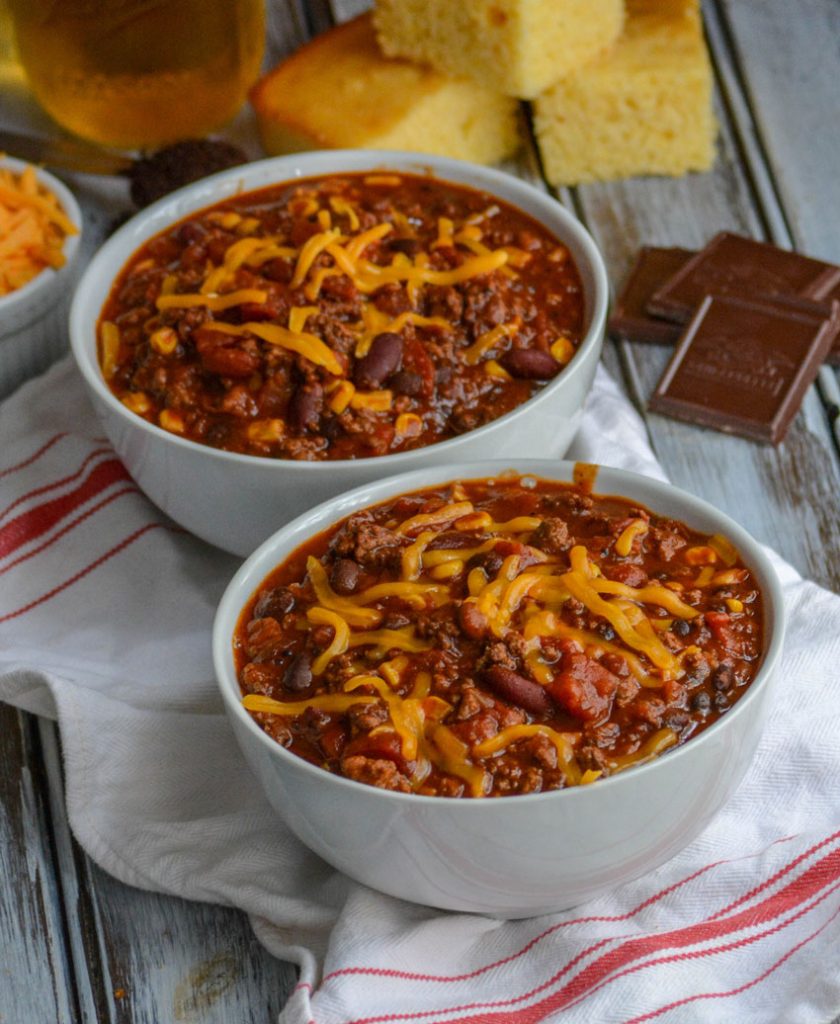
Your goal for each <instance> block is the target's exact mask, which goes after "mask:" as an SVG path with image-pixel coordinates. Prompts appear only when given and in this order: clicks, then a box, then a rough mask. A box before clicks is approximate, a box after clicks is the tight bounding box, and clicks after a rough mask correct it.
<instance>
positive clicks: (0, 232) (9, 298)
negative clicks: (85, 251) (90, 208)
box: [0, 156, 82, 398]
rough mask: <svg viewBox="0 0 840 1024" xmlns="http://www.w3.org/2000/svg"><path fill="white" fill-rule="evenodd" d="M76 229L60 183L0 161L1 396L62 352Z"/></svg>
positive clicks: (78, 224) (73, 205) (77, 215)
mask: <svg viewBox="0 0 840 1024" xmlns="http://www.w3.org/2000/svg"><path fill="white" fill-rule="evenodd" d="M81 230H82V213H81V210H80V209H79V206H78V203H77V202H76V200H75V199H74V198H73V195H72V194H71V192H70V191H69V189H67V188H66V187H65V186H64V185H62V183H61V182H60V181H58V179H57V178H54V177H53V176H52V175H51V174H48V173H47V172H46V171H43V170H41V169H40V168H34V167H32V165H31V164H27V163H25V162H24V161H22V160H16V159H14V158H13V157H6V156H0V398H3V397H5V396H6V395H8V394H10V393H11V392H12V391H14V390H15V388H17V387H18V385H19V384H21V383H22V382H23V381H24V380H26V379H27V378H28V377H31V376H33V375H34V374H36V373H39V372H41V371H42V370H45V369H46V368H47V367H48V366H49V365H50V363H52V362H54V360H56V359H57V358H59V356H61V355H62V354H63V353H64V352H65V351H66V350H67V346H68V334H67V310H68V306H69V301H70V297H71V294H72V290H73V282H74V275H75V271H76V257H77V255H78V251H79V243H80V241H81Z"/></svg>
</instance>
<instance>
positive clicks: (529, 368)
mask: <svg viewBox="0 0 840 1024" xmlns="http://www.w3.org/2000/svg"><path fill="white" fill-rule="evenodd" d="M501 363H502V366H504V368H505V369H506V370H507V371H508V373H509V374H510V375H511V376H513V377H521V378H524V379H525V380H548V378H549V377H554V376H555V375H556V374H558V373H559V372H560V369H561V367H560V363H558V362H557V360H556V359H555V358H554V357H553V356H551V355H549V353H548V352H543V351H542V349H538V348H513V349H511V350H510V352H507V353H506V354H505V355H504V356H503V357H502V359H501Z"/></svg>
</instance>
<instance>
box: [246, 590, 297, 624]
mask: <svg viewBox="0 0 840 1024" xmlns="http://www.w3.org/2000/svg"><path fill="white" fill-rule="evenodd" d="M294 606H295V595H294V594H293V593H292V592H291V590H289V588H288V587H274V588H273V589H272V590H264V591H263V592H262V593H261V594H260V596H259V597H258V598H257V603H256V604H255V605H254V618H255V619H264V618H266V617H268V616H270V617H271V618H273V619H282V618H283V616H284V615H288V614H289V612H290V611H292V609H293V608H294Z"/></svg>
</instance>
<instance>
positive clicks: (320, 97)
mask: <svg viewBox="0 0 840 1024" xmlns="http://www.w3.org/2000/svg"><path fill="white" fill-rule="evenodd" d="M251 102H252V104H253V106H254V109H255V110H256V112H257V120H258V125H259V130H260V135H261V138H262V143H263V146H264V147H265V149H266V151H267V152H268V153H272V154H275V153H286V152H290V151H295V150H301V149H313V148H314V149H318V148H322V147H325V148H328V149H332V148H341V147H349V146H366V147H371V148H380V149H407V150H415V151H417V152H420V153H436V154H440V155H443V156H453V157H460V158H461V159H463V160H474V161H476V162H478V163H495V162H496V161H498V160H501V159H503V158H504V157H506V156H510V155H511V154H512V153H513V152H515V150H516V149H517V147H518V145H519V138H518V130H517V104H516V101H515V100H512V99H509V98H508V97H505V96H502V95H501V94H498V93H493V92H488V91H487V90H486V89H483V88H481V87H480V86H478V85H476V84H475V83H474V82H471V81H467V80H464V79H455V78H449V77H448V76H446V75H442V74H440V73H438V72H436V71H432V70H431V69H430V68H427V67H421V66H419V65H416V64H410V63H409V62H408V61H404V60H389V59H387V58H386V57H383V55H382V54H381V53H380V51H379V48H378V46H377V44H376V37H375V35H374V31H373V24H372V21H371V17H370V15H369V14H365V15H362V16H361V17H359V18H355V19H354V20H353V21H349V22H347V23H346V24H344V25H341V26H339V27H337V28H334V29H331V30H330V31H328V32H325V33H323V34H322V35H320V36H317V37H316V38H315V39H314V40H313V41H312V42H311V43H309V44H307V45H306V46H304V47H302V48H301V49H300V50H298V51H297V52H296V53H294V54H293V55H292V56H291V57H290V58H289V59H288V60H285V61H284V62H283V63H281V64H279V65H278V66H277V67H276V68H274V70H273V71H270V72H269V73H268V74H267V75H266V76H265V77H264V78H262V79H261V80H260V81H259V82H258V83H257V84H256V86H255V87H254V89H253V90H252V92H251Z"/></svg>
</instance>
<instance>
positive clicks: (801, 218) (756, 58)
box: [710, 0, 840, 448]
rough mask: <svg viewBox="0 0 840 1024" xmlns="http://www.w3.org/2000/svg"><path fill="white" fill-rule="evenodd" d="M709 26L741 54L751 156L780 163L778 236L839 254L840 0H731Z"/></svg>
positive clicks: (737, 67) (833, 375)
mask: <svg viewBox="0 0 840 1024" xmlns="http://www.w3.org/2000/svg"><path fill="white" fill-rule="evenodd" d="M718 7H719V8H720V13H718ZM710 28H711V29H712V30H713V31H714V32H715V33H716V34H717V35H718V36H719V38H720V40H721V44H720V46H719V49H721V50H723V49H724V48H725V49H728V50H731V51H732V52H733V57H734V60H733V61H732V65H733V68H734V73H735V74H737V77H738V81H737V84H736V86H735V88H734V89H733V90H732V92H733V94H734V96H735V97H739V98H740V99H741V102H738V101H737V100H736V101H735V102H733V113H734V116H735V118H736V119H737V120H738V121H739V123H743V124H745V125H747V126H751V127H747V129H746V131H745V132H743V133H742V134H743V135H744V137H745V138H748V139H754V140H755V145H754V146H748V147H747V149H746V158H747V161H748V163H749V164H750V166H754V165H755V163H756V161H755V159H754V156H755V154H756V152H759V153H760V154H761V157H762V159H764V160H766V162H767V165H768V166H769V167H770V168H771V169H772V174H773V188H772V190H766V192H765V194H764V205H765V208H767V209H768V210H774V209H775V210H778V211H779V219H778V221H777V222H776V223H775V224H774V225H773V227H774V228H775V230H774V231H773V235H774V237H776V238H779V239H781V240H782V241H783V242H784V241H786V242H787V243H788V244H792V245H795V246H796V248H798V249H800V250H802V251H804V252H809V253H813V254H814V255H815V256H818V257H821V258H822V259H827V260H830V261H832V262H840V234H838V231H837V225H836V217H834V216H833V213H834V211H836V210H837V209H838V208H839V207H840V176H838V174H837V167H838V166H840V138H838V135H837V132H835V131H834V130H833V128H832V126H833V125H834V124H835V123H836V120H837V116H838V114H840V93H838V89H837V82H838V79H840V66H839V65H840V5H838V4H836V3H832V2H830V0H807V2H805V3H803V4H802V5H800V7H799V8H798V9H797V16H796V17H795V18H791V17H790V10H789V7H788V5H787V4H785V3H784V2H779V0H769V2H767V3H766V4H764V5H763V6H762V7H761V9H760V10H757V9H756V8H755V7H754V6H752V5H748V4H735V3H732V2H729V0H727V2H719V3H718V5H717V7H715V8H714V9H713V16H712V18H711V19H710ZM773 40H780V41H781V45H779V44H778V43H777V44H776V45H772V41H773ZM805 55H807V59H803V57H804V56H805ZM723 66H724V67H726V64H724V65H723ZM733 77H734V74H733ZM803 153H805V154H807V159H805V160H803V159H801V154H803ZM838 378H840V373H838V371H837V370H833V369H831V368H829V367H824V368H823V370H822V371H821V372H820V380H819V386H820V391H821V393H822V397H823V401H824V403H825V404H826V406H827V407H828V410H829V414H830V415H831V416H832V418H833V420H834V432H835V441H836V442H837V445H838V448H840V384H838Z"/></svg>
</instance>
